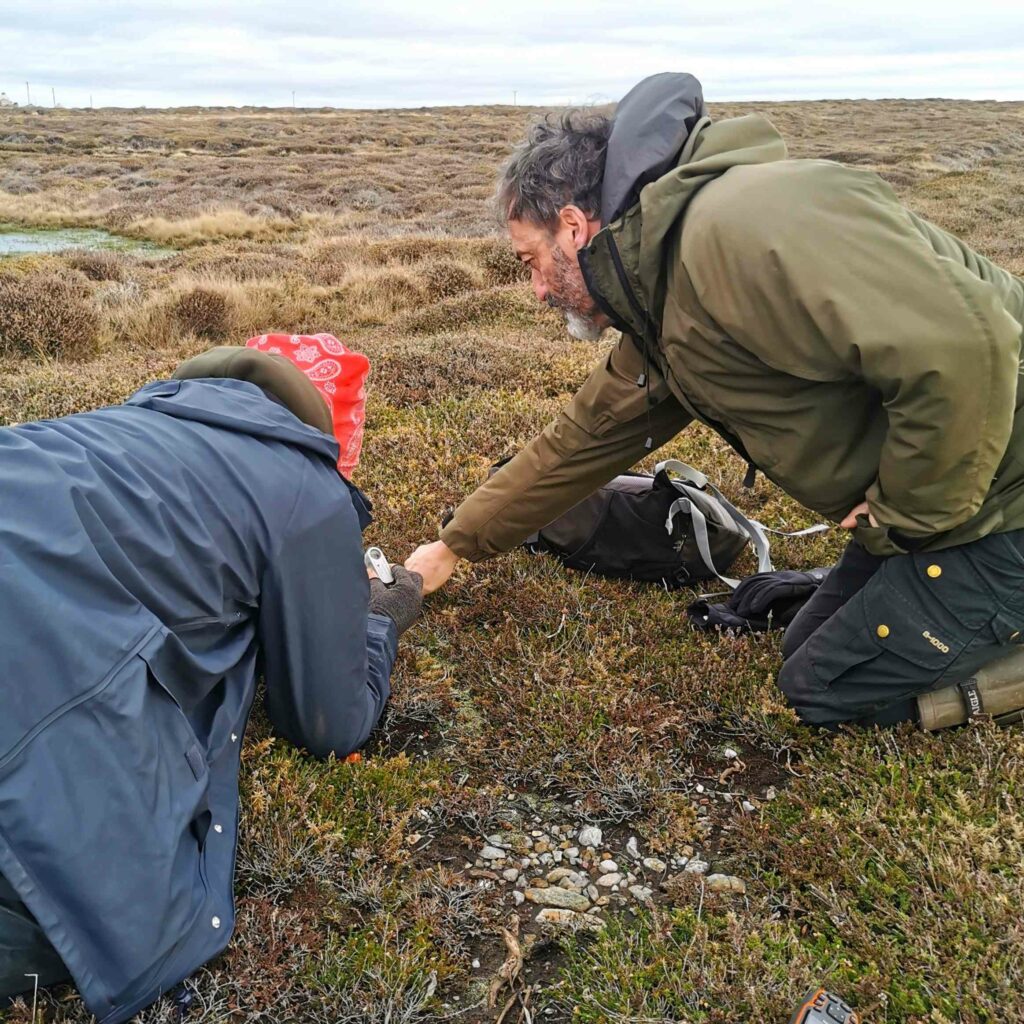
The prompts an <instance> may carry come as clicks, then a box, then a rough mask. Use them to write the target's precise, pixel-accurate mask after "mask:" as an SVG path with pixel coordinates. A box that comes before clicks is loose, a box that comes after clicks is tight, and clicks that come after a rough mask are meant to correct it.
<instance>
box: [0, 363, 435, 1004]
mask: <svg viewBox="0 0 1024 1024" xmlns="http://www.w3.org/2000/svg"><path fill="white" fill-rule="evenodd" d="M178 376H179V378H183V379H175V380H166V381H158V382H156V383H154V384H149V385H147V386H146V387H144V388H142V389H141V390H140V391H138V392H137V393H136V394H134V395H133V396H132V397H131V398H129V399H128V401H126V402H125V403H124V404H123V405H119V406H114V407H112V408H108V409H99V410H96V411H95V412H86V413H82V414H79V415H76V416H67V417H64V418H63V419H58V420H50V421H44V422H40V423H26V424H22V425H20V426H15V427H7V428H4V429H2V430H0V578H2V586H0V622H2V623H3V626H2V635H0V694H2V707H3V714H2V715H0V999H2V998H3V997H5V996H10V995H12V994H13V993H17V992H20V991H22V990H24V989H31V988H32V986H33V984H34V982H35V980H36V979H38V982H39V983H40V984H41V985H44V986H45V985H49V984H54V983H56V982H67V981H71V982H73V983H74V984H75V985H76V986H77V987H78V989H79V991H80V992H81V995H82V998H83V999H84V1001H85V1004H86V1006H87V1007H88V1009H89V1010H90V1011H91V1012H92V1013H93V1014H95V1016H96V1017H97V1018H98V1019H99V1020H100V1021H101V1022H103V1024H118V1022H120V1021H124V1020H127V1019H128V1018H129V1017H131V1016H133V1015H134V1014H135V1013H137V1012H138V1011H139V1010H141V1009H142V1008H143V1007H145V1006H147V1005H148V1004H149V1003H151V1002H153V1000H155V999H157V998H158V997H159V996H160V995H161V994H163V993H165V992H168V991H170V990H171V989H172V988H173V987H174V986H175V985H177V984H178V983H179V982H180V981H181V980H182V979H184V978H186V977H187V976H188V975H190V974H191V973H192V972H193V971H195V970H196V969H197V968H198V967H199V966H200V965H201V964H203V963H205V962H206V961H207V960H209V959H210V958H211V957H213V956H215V955H216V954H218V953H219V952H220V951H221V950H223V949H224V947H225V946H226V945H227V943H228V940H229V939H230V937H231V931H232V927H233V924H234V900H233V895H232V875H233V871H234V863H235V845H236V842H237V835H238V813H239V804H238V800H239V798H238V771H239V757H240V751H241V746H242V737H243V735H244V733H245V728H246V722H247V720H248V717H249V710H250V708H251V706H252V702H253V697H254V696H255V693H256V681H257V677H258V675H262V676H263V677H264V679H265V681H266V709H267V712H268V715H269V718H270V721H271V723H272V725H273V726H274V728H275V730H276V732H277V733H278V734H279V735H281V736H282V737H284V738H285V739H287V740H290V741H291V742H293V743H295V744H297V745H299V746H302V747H305V748H306V749H307V750H308V751H309V752H310V753H311V754H313V755H315V756H317V757H327V756H329V755H332V754H333V755H337V756H345V755H347V754H349V753H350V752H352V751H354V750H356V749H358V748H359V747H360V746H361V745H362V744H363V743H365V741H366V739H367V736H368V735H369V733H370V730H371V729H373V727H374V725H375V724H376V722H377V720H378V719H379V717H380V715H381V712H382V711H383V709H384V705H385V703H386V701H387V699H388V696H389V693H390V676H391V669H392V665H393V664H394V660H395V656H396V651H397V646H398V637H399V634H400V633H401V632H402V631H403V630H405V629H407V628H408V627H409V626H410V625H411V624H412V622H413V620H414V619H415V618H416V616H417V615H418V613H419V607H420V603H421V597H422V595H421V581H420V580H419V579H418V578H417V577H415V576H413V575H412V574H409V573H407V572H406V571H405V570H403V569H401V568H399V569H398V570H397V572H396V583H395V585H394V586H393V587H392V588H391V589H386V588H385V587H384V585H383V584H382V583H381V582H380V581H379V580H376V579H375V580H372V581H371V580H368V578H367V571H366V569H365V567H364V564H363V552H362V542H361V534H362V529H363V528H364V527H365V526H366V525H367V523H368V522H369V520H370V515H369V508H368V505H367V503H366V501H365V499H364V498H363V496H362V495H361V494H360V492H359V491H358V490H357V489H356V488H355V487H354V486H352V485H351V484H350V483H349V482H348V481H347V480H345V478H344V477H342V476H341V475H340V474H339V472H338V470H337V468H336V462H337V459H338V443H337V441H336V440H335V438H334V437H333V436H332V435H331V434H330V433H329V431H330V429H331V428H330V423H331V419H330V416H329V413H328V409H327V406H326V404H325V403H324V401H323V399H322V398H321V397H320V395H319V394H318V393H317V391H316V389H315V387H314V386H313V384H311V383H310V381H309V380H308V379H307V378H306V376H305V375H304V374H303V373H302V372H301V371H299V370H298V369H296V368H295V367H294V366H293V365H291V364H290V363H288V362H287V361H286V360H284V359H281V358H278V357H274V356H270V355H266V354H263V353H260V352H253V351H251V350H246V349H223V350H217V351H216V352H215V353H212V354H208V355H207V356H201V357H198V358H197V359H196V360H193V361H190V363H187V364H185V365H184V366H183V367H181V368H180V369H179V374H178Z"/></svg>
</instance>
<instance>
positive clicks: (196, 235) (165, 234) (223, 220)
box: [124, 207, 294, 247]
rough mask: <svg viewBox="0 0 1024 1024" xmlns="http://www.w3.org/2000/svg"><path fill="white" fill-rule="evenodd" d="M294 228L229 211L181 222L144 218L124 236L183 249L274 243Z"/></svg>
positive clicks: (272, 219)
mask: <svg viewBox="0 0 1024 1024" xmlns="http://www.w3.org/2000/svg"><path fill="white" fill-rule="evenodd" d="M293 228H294V225H293V224H292V223H291V222H290V221H288V220H286V219H285V218H283V217H256V216H253V215H252V214H249V213H246V212H245V211H244V210H238V209H232V208H230V207H229V208H225V209H220V210H215V211H212V212H210V213H199V214H196V215H195V216H193V217H183V218H181V219H180V220H169V219H168V218H167V217H142V218H140V219H139V220H133V221H132V222H131V223H130V224H128V225H127V227H126V228H125V229H124V233H125V234H127V235H134V236H135V237H137V238H144V239H146V240H147V241H150V242H157V243H159V244H160V245H171V246H179V247H181V246H187V245H201V244H202V243H204V242H217V241H223V240H225V239H234V238H242V239H246V240H258V239H272V238H276V237H278V236H280V235H283V234H287V233H288V232H289V231H291V230H292V229H293Z"/></svg>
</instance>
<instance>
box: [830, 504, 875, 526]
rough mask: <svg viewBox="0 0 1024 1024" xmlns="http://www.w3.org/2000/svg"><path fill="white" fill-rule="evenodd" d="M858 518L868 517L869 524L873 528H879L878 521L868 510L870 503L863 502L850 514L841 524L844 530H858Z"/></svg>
mask: <svg viewBox="0 0 1024 1024" xmlns="http://www.w3.org/2000/svg"><path fill="white" fill-rule="evenodd" d="M857 516H867V517H868V522H869V523H870V524H871V525H872V526H877V525H878V521H877V520H876V519H875V517H874V516H873V515H872V514H871V512H870V511H869V510H868V503H867V502H866V501H862V502H861V503H860V504H859V505H858V506H857V507H856V508H855V509H852V510H851V511H850V514H849V515H848V516H847V517H846V518H845V519H844V520H843V521H842V522H841V523H840V524H839V525H840V526H841V527H843V529H844V530H855V529H857V525H858V524H857Z"/></svg>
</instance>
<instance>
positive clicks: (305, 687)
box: [259, 466, 398, 757]
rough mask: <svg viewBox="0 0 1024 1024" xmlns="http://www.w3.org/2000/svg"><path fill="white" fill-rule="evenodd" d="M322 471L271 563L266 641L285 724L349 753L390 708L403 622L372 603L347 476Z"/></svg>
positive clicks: (284, 728)
mask: <svg viewBox="0 0 1024 1024" xmlns="http://www.w3.org/2000/svg"><path fill="white" fill-rule="evenodd" d="M318 476H319V474H318V473H317V471H316V468H315V467H313V466H310V467H309V468H308V469H307V470H306V472H305V478H304V481H303V486H301V487H300V488H299V492H298V495H297V498H296V502H295V508H294V510H293V512H292V517H291V521H290V522H289V524H288V526H287V528H286V529H285V531H284V536H283V537H282V538H281V540H280V542H279V544H278V546H277V549H276V551H275V553H274V555H273V557H272V558H271V561H270V564H269V565H268V567H267V570H266V574H265V576H264V581H263V593H262V598H261V606H260V627H259V628H260V641H261V644H262V649H263V666H264V676H265V678H266V683H267V709H268V712H269V714H270V719H271V722H272V723H273V725H274V728H275V730H276V731H277V732H278V733H279V734H280V735H282V736H284V737H285V738H286V739H288V740H290V741H291V742H293V743H295V744H296V745H297V746H301V747H305V748H306V749H307V750H309V751H310V752H311V753H313V754H315V755H316V756H318V757H326V756H327V755H328V754H332V753H333V754H336V755H337V756H338V757H344V756H345V755H347V754H350V753H352V751H354V750H357V749H358V748H359V747H361V746H362V745H363V744H364V743H365V742H366V739H367V737H368V736H369V734H370V731H371V730H372V729H373V727H374V726H375V725H376V723H377V720H378V719H379V718H380V715H381V713H382V712H383V710H384V705H385V703H386V702H387V699H388V696H389V695H390V692H391V683H390V679H391V669H392V666H393V664H394V661H395V656H396V654H397V651H398V629H397V627H396V625H395V622H394V620H393V619H392V618H390V617H389V616H387V615H378V614H373V613H371V611H370V586H369V580H368V579H367V576H366V569H365V568H364V566H363V557H362V535H361V532H360V529H359V521H358V519H357V517H356V512H355V509H354V508H353V506H352V502H351V499H350V498H349V495H348V491H347V489H346V488H345V485H344V483H343V482H342V481H341V480H338V481H337V485H336V486H334V482H333V481H331V482H330V484H329V485H327V484H325V481H324V480H323V479H317V477H318ZM325 488H326V489H325Z"/></svg>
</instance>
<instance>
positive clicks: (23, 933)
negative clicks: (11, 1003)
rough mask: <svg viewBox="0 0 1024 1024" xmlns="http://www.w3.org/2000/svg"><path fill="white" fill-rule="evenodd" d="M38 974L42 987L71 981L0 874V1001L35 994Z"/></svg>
mask: <svg viewBox="0 0 1024 1024" xmlns="http://www.w3.org/2000/svg"><path fill="white" fill-rule="evenodd" d="M35 974H38V975H39V987H40V988H45V987H46V986H47V985H57V984H60V983H63V982H69V981H71V976H70V975H69V974H68V971H67V968H66V967H65V966H64V961H63V960H61V958H60V957H59V956H58V955H57V951H56V950H55V949H54V948H53V946H51V945H50V943H49V942H48V941H47V940H46V936H45V935H44V934H43V930H42V929H41V928H40V927H39V925H38V924H36V920H35V918H34V917H33V916H32V915H31V914H30V913H29V912H28V910H27V908H26V907H25V904H24V903H22V902H21V901H20V900H19V899H18V897H17V895H15V892H14V890H13V889H12V888H11V887H10V885H9V884H8V882H7V879H6V878H4V876H3V875H0V1001H4V1002H6V1000H8V999H10V998H11V996H16V995H18V994H19V993H21V992H32V990H33V989H34V988H35V985H36V980H35V978H34V977H32V975H35ZM0 1005H2V1004H0Z"/></svg>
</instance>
